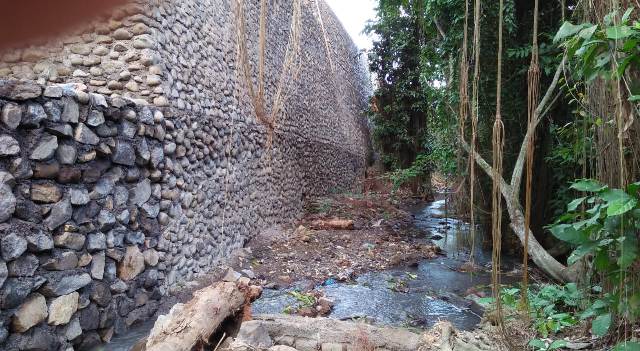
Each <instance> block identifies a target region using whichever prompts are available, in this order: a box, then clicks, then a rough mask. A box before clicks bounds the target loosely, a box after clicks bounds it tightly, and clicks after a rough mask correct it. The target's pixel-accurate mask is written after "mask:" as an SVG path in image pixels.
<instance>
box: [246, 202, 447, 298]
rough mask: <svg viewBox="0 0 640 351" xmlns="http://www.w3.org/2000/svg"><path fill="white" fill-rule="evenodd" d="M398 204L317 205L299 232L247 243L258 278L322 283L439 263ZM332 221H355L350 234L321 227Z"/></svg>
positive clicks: (285, 282)
mask: <svg viewBox="0 0 640 351" xmlns="http://www.w3.org/2000/svg"><path fill="white" fill-rule="evenodd" d="M399 203H403V204H404V203H406V201H402V202H398V201H396V200H394V199H393V198H392V197H391V196H390V195H389V193H369V194H367V195H359V194H358V195H354V194H336V195H332V196H329V197H325V198H321V199H318V200H316V201H315V202H313V203H311V204H309V206H308V208H307V214H306V215H305V216H304V218H303V219H302V220H301V221H300V223H298V225H297V226H296V227H294V228H281V229H272V230H269V231H265V232H263V233H261V234H260V235H259V236H258V237H256V238H255V239H253V240H252V241H250V242H249V244H248V246H249V247H250V248H251V249H252V251H253V257H254V258H253V259H252V261H251V267H252V269H253V271H254V272H255V274H256V278H257V279H258V280H259V281H261V283H263V284H265V285H266V286H273V285H274V284H275V285H277V286H280V287H285V286H289V285H290V284H291V283H293V282H297V281H309V283H314V284H319V283H322V282H324V281H326V280H327V279H330V278H332V279H335V280H339V281H343V280H350V279H353V278H354V277H356V276H357V275H359V274H361V273H364V272H370V271H380V270H385V269H388V268H392V267H394V266H399V265H412V264H417V263H418V262H419V261H420V260H422V259H429V258H435V257H436V256H437V255H438V248H437V247H436V246H433V245H429V244H425V242H424V234H423V233H420V232H418V231H416V230H415V229H413V228H412V227H411V214H410V213H409V212H407V211H404V210H401V209H400V208H399ZM332 219H341V220H350V221H353V224H352V229H348V230H341V229H330V228H326V227H324V226H323V225H322V223H324V222H323V221H325V222H326V221H328V220H332ZM418 239H422V242H420V241H419V240H418Z"/></svg>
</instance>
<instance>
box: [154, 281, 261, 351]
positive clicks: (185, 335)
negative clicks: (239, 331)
mask: <svg viewBox="0 0 640 351" xmlns="http://www.w3.org/2000/svg"><path fill="white" fill-rule="evenodd" d="M259 290H260V288H259V287H253V286H251V287H250V286H246V285H239V284H236V283H233V282H221V283H218V284H216V285H212V286H209V287H206V288H204V289H201V290H198V291H196V292H195V293H194V294H193V299H192V300H191V301H189V302H187V303H186V304H177V305H175V306H173V307H172V308H171V311H169V314H168V315H165V316H160V317H158V320H157V321H156V323H155V325H154V326H153V329H152V330H151V333H150V334H149V337H148V338H147V342H146V350H147V351H190V350H192V349H193V348H194V347H195V346H197V345H204V344H206V343H208V342H209V339H210V338H211V336H212V335H213V334H214V333H215V332H216V330H217V329H218V327H219V326H220V324H221V323H222V322H223V321H224V320H225V319H227V318H228V317H230V316H234V315H235V314H236V313H238V311H240V310H242V309H243V306H244V305H245V304H247V303H250V302H251V300H253V299H255V298H257V296H259V295H260V293H259Z"/></svg>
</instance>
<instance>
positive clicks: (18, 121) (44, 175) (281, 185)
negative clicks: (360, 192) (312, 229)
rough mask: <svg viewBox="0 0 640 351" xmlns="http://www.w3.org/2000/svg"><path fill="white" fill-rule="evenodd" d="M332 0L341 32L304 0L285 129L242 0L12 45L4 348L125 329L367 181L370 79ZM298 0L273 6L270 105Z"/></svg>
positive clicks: (163, 10) (4, 126)
mask: <svg viewBox="0 0 640 351" xmlns="http://www.w3.org/2000/svg"><path fill="white" fill-rule="evenodd" d="M246 3H247V4H246V7H245V8H244V9H243V13H244V14H245V18H246V21H247V26H246V28H245V30H246V40H247V47H248V48H249V55H250V57H251V63H250V64H251V67H252V69H253V70H254V71H255V66H256V60H257V59H256V56H257V38H258V34H257V28H258V23H257V21H258V14H259V8H258V7H259V6H258V4H259V2H258V1H246ZM318 5H319V9H320V13H321V17H322V20H323V22H324V26H325V29H326V35H325V33H324V32H323V31H322V29H321V27H320V24H319V23H320V21H319V16H318V11H317V10H318V7H316V3H315V2H313V1H308V0H303V1H302V35H301V47H302V52H301V53H300V56H299V58H300V62H301V69H300V72H299V76H298V78H297V79H296V81H295V83H294V84H293V85H292V86H291V89H290V94H289V96H288V99H287V101H286V103H285V106H284V110H283V112H282V113H281V114H280V115H278V118H277V126H276V128H275V131H274V134H273V140H272V141H271V142H267V129H266V128H265V126H263V125H262V124H260V123H259V122H257V121H256V118H255V112H254V108H253V107H252V105H251V104H250V98H249V97H248V94H247V82H244V81H243V79H242V78H241V76H240V75H239V74H238V67H239V66H240V63H239V62H237V43H236V38H237V35H236V32H237V30H236V29H237V27H236V26H237V19H236V18H235V15H234V13H235V6H236V1H235V0H233V1H232V0H200V1H197V0H187V1H185V0H181V1H178V0H171V1H160V2H158V1H153V0H150V1H144V2H142V1H136V2H133V3H132V4H130V5H128V6H126V7H124V8H122V9H118V10H117V11H115V12H114V13H112V14H110V15H108V16H103V17H102V18H100V19H99V20H98V21H97V22H96V23H93V24H91V25H90V26H88V27H86V28H81V29H79V30H78V31H77V32H76V33H72V34H67V35H65V36H63V37H62V39H59V40H58V41H57V42H48V43H47V44H46V45H40V46H32V47H27V48H21V49H16V50H12V51H10V52H7V53H5V54H4V55H3V56H2V60H0V61H1V62H0V349H3V350H27V349H28V350H68V349H70V348H71V347H75V349H89V348H91V347H92V346H93V345H96V344H97V343H100V342H106V341H109V340H110V339H111V337H112V336H113V335H114V334H118V333H124V332H126V330H127V328H128V327H129V326H131V325H133V324H134V323H137V322H140V321H143V320H145V319H148V318H149V317H151V316H152V315H153V314H154V313H155V312H156V310H157V308H158V305H159V301H160V300H161V299H162V297H163V296H165V295H166V294H167V291H168V288H169V287H170V286H173V285H175V284H176V283H179V282H182V281H187V280H192V279H195V278H196V277H198V276H199V275H201V274H205V273H207V272H208V271H210V270H211V269H212V268H213V267H215V266H216V265H218V264H219V263H220V261H221V260H223V259H224V258H225V256H227V255H228V254H229V253H230V252H231V251H233V250H234V249H236V248H239V247H242V246H243V245H244V243H245V242H246V241H247V240H248V239H250V238H251V237H252V236H253V235H255V234H257V233H258V232H259V231H260V230H262V229H265V228H268V227H270V226H273V225H276V224H281V223H290V222H292V221H294V220H295V219H296V218H298V217H299V216H300V214H301V211H302V206H303V204H304V203H305V200H306V199H308V198H311V197H314V196H318V195H323V194H327V193H329V192H331V191H340V190H352V189H353V188H354V187H355V186H356V185H357V180H358V178H360V177H362V176H363V175H364V168H365V166H366V164H365V163H366V157H367V153H368V148H367V145H368V140H367V138H368V137H367V131H366V127H365V122H364V111H365V109H366V108H367V101H368V96H369V93H370V90H371V88H370V82H369V78H368V75H367V73H366V68H365V67H364V64H363V57H362V54H361V53H359V52H358V51H357V49H356V48H355V46H354V45H353V43H352V42H351V39H350V38H349V37H348V35H347V34H346V32H345V31H344V29H343V28H342V27H341V25H340V24H339V22H338V21H337V20H336V18H335V17H334V15H333V14H332V13H331V12H330V10H329V9H328V7H327V6H326V4H324V2H321V3H320V4H318ZM291 6H292V1H291V0H272V1H270V2H269V18H268V21H267V23H268V36H267V38H268V40H267V53H268V56H267V58H266V75H265V78H266V84H265V86H266V106H267V109H269V108H270V106H271V104H272V103H273V102H272V100H273V96H274V94H275V91H276V90H277V87H278V82H279V81H280V79H281V76H280V71H281V69H282V64H283V58H284V52H285V50H286V47H287V42H288V38H289V30H290V21H291ZM329 57H330V59H329ZM254 83H255V82H254Z"/></svg>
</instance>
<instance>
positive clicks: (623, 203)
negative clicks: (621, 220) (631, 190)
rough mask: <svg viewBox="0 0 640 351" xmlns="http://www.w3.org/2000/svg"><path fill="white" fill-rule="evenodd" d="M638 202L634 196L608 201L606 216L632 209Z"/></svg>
mask: <svg viewBox="0 0 640 351" xmlns="http://www.w3.org/2000/svg"><path fill="white" fill-rule="evenodd" d="M637 204H638V200H636V199H635V198H629V199H620V200H616V201H613V202H611V203H609V207H607V215H608V216H619V215H622V214H625V213H627V212H629V211H631V210H633V209H634V208H635V207H636V205H637Z"/></svg>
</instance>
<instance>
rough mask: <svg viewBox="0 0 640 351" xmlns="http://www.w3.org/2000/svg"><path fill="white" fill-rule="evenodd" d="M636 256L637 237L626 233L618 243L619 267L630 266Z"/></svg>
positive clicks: (625, 267)
mask: <svg viewBox="0 0 640 351" xmlns="http://www.w3.org/2000/svg"><path fill="white" fill-rule="evenodd" d="M637 258H638V238H636V236H635V234H634V235H627V236H625V237H624V240H623V241H622V242H621V243H620V257H618V265H619V266H620V269H623V270H624V269H627V268H629V267H631V265H632V264H633V262H635V260H636V259H637Z"/></svg>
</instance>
